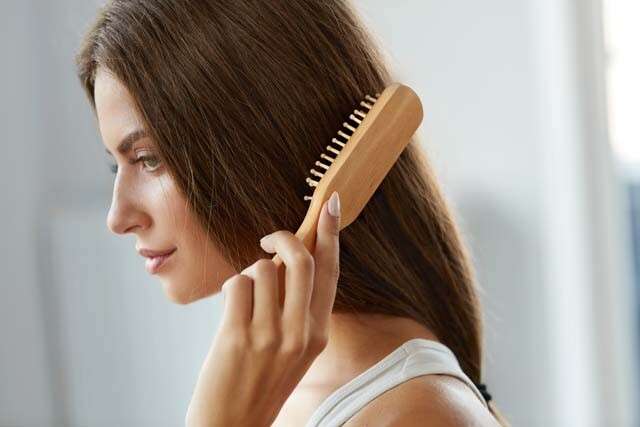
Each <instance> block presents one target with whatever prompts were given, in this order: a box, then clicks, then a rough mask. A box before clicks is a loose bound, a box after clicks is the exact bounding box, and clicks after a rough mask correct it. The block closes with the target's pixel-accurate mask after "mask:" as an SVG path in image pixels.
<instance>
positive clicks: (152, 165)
mask: <svg viewBox="0 0 640 427" xmlns="http://www.w3.org/2000/svg"><path fill="white" fill-rule="evenodd" d="M138 162H142V164H143V165H145V169H146V170H148V171H149V172H154V171H156V170H157V169H158V168H159V167H160V160H159V159H158V157H157V156H140V157H138V158H137V159H136V160H135V162H134V163H138Z"/></svg>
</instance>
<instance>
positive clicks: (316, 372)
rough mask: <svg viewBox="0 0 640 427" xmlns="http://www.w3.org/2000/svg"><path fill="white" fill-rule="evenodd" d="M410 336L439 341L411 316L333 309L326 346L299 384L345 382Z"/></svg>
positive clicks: (315, 384) (311, 384)
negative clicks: (359, 312)
mask: <svg viewBox="0 0 640 427" xmlns="http://www.w3.org/2000/svg"><path fill="white" fill-rule="evenodd" d="M411 338H426V339H429V340H434V341H438V339H437V337H436V336H435V334H433V333H432V332H431V331H429V330H428V329H427V328H426V327H425V326H423V325H422V324H420V323H418V322H417V321H415V320H413V319H410V318H406V317H397V316H388V315H383V314H354V313H333V314H332V315H331V321H330V329H329V339H328V342H327V346H326V347H325V349H324V350H323V351H322V353H320V355H318V357H317V358H316V359H315V360H314V362H313V363H312V365H311V367H310V368H309V370H308V371H307V373H306V375H305V376H304V377H303V379H302V380H301V381H300V385H302V386H318V385H324V384H327V383H334V382H337V383H338V384H343V383H346V382H348V381H349V380H351V379H353V378H354V377H355V376H357V375H358V374H360V373H361V372H362V371H364V370H366V369H367V368H369V367H371V366H373V365H374V364H375V363H376V362H378V361H380V360H381V359H382V358H383V357H384V356H386V355H387V354H389V353H391V352H392V351H393V350H395V349H396V348H398V347H399V346H400V345H401V344H402V343H404V342H405V341H407V340H409V339H411Z"/></svg>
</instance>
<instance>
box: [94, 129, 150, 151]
mask: <svg viewBox="0 0 640 427" xmlns="http://www.w3.org/2000/svg"><path fill="white" fill-rule="evenodd" d="M146 136H148V135H147V132H146V131H145V130H144V129H136V130H134V131H133V132H131V133H130V134H129V135H127V136H125V137H124V138H123V139H122V141H120V144H119V145H118V152H119V153H120V154H123V155H124V154H127V153H128V152H129V150H131V146H132V145H133V143H134V142H136V141H137V140H139V139H142V138H144V137H146ZM104 151H106V152H107V154H108V155H110V156H112V157H113V154H111V151H109V150H108V149H107V148H105V149H104Z"/></svg>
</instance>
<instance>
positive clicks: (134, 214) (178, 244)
mask: <svg viewBox="0 0 640 427" xmlns="http://www.w3.org/2000/svg"><path fill="white" fill-rule="evenodd" d="M94 95H95V102H96V113H97V118H98V122H99V129H100V134H101V136H102V141H103V144H104V145H105V148H106V150H108V151H109V152H110V153H111V154H112V155H113V158H111V157H110V160H112V163H114V164H116V165H117V167H118V172H117V174H116V176H115V179H114V184H113V197H112V200H111V207H110V209H109V213H108V215H107V226H108V227H109V229H110V230H111V231H112V232H113V233H115V234H120V235H125V234H134V235H135V236H136V245H135V246H136V250H137V249H140V248H147V249H152V250H159V251H162V250H168V249H171V248H174V247H175V248H177V250H176V251H175V252H174V253H173V255H171V257H170V258H169V259H168V260H167V262H166V263H165V265H163V267H162V269H161V270H160V271H158V272H157V273H156V275H157V277H158V278H159V279H160V282H161V283H162V285H163V288H164V292H165V294H166V296H167V297H168V298H169V299H170V300H172V301H173V302H176V303H179V304H188V303H190V302H193V301H196V300H198V299H200V298H203V297H205V296H208V295H211V294H213V293H217V292H219V291H220V288H221V286H222V282H223V281H224V280H226V279H227V278H228V277H230V276H231V275H233V274H235V273H236V272H235V271H234V270H233V268H232V267H231V266H230V265H229V264H228V263H227V262H226V260H225V259H224V258H223V257H222V256H221V255H220V253H219V251H218V250H217V249H216V248H215V247H214V246H213V245H212V244H211V242H210V241H209V240H208V239H207V238H205V237H203V236H205V230H204V229H203V227H202V226H201V225H200V223H199V222H198V221H196V220H195V219H194V218H193V216H192V215H190V214H189V211H188V209H187V202H186V200H185V198H184V197H183V196H182V194H181V193H180V192H179V191H178V188H177V187H176V186H175V185H174V182H173V180H172V179H171V177H170V176H169V174H168V173H167V171H166V168H164V166H163V165H161V164H159V163H158V161H157V159H156V160H152V159H146V160H145V161H140V162H138V163H136V164H133V165H131V164H129V162H128V161H129V160H135V159H137V158H140V157H142V156H150V155H157V151H156V149H155V146H154V144H153V141H152V140H151V138H149V137H143V138H141V139H138V140H137V141H136V142H134V144H133V146H132V147H131V151H130V152H129V153H127V154H126V155H122V154H120V153H119V152H118V150H117V147H118V145H119V144H120V142H121V141H122V140H123V139H124V138H125V137H126V136H127V135H129V134H130V133H132V132H134V131H136V130H138V129H143V125H142V121H141V120H140V118H139V115H138V113H137V111H136V109H135V107H134V103H133V99H132V97H131V95H130V93H129V92H128V90H127V89H126V87H125V86H124V85H122V84H121V83H120V82H119V81H118V80H117V79H116V78H114V77H113V76H112V75H111V74H110V73H108V71H107V70H105V69H104V68H99V69H98V70H97V73H96V80H95V91H94ZM203 254H204V256H203ZM142 259H144V258H142Z"/></svg>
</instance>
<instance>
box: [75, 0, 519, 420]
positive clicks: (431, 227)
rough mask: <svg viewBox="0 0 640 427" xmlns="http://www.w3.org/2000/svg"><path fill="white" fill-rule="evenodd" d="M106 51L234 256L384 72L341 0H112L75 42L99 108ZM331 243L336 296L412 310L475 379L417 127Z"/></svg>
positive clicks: (477, 373)
mask: <svg viewBox="0 0 640 427" xmlns="http://www.w3.org/2000/svg"><path fill="white" fill-rule="evenodd" d="M99 66H101V67H105V68H106V69H108V70H109V71H110V72H111V73H113V74H114V75H115V76H116V77H117V78H118V79H119V80H120V81H121V82H122V83H123V84H124V85H125V86H126V87H127V88H128V90H129V91H130V92H131V94H132V96H133V98H134V101H135V103H136V107H137V108H138V110H139V113H140V115H141V117H142V119H143V121H144V123H145V125H146V126H147V131H148V132H149V133H150V135H151V137H152V139H153V140H154V142H155V143H156V145H157V146H158V150H159V152H160V155H161V157H162V159H163V161H164V162H165V164H166V166H167V168H168V170H169V172H170V173H171V175H172V177H173V178H174V180H175V182H176V183H177V185H178V187H179V188H180V190H181V191H182V192H183V194H184V195H185V197H186V198H187V200H188V202H189V207H190V208H191V209H192V210H193V212H194V213H195V214H196V215H197V217H198V218H199V219H200V221H201V223H202V224H203V225H204V228H205V229H206V230H207V231H208V234H209V235H210V239H211V241H212V242H213V243H214V244H216V245H217V247H218V248H219V250H220V251H221V253H222V254H223V256H225V258H226V259H227V260H228V262H229V263H230V264H231V265H233V267H234V268H235V269H236V270H237V271H240V270H241V269H242V268H244V267H246V266H247V265H249V264H251V263H253V262H254V261H255V260H256V259H257V258H258V257H262V256H264V252H262V249H261V248H260V247H259V246H258V244H257V242H258V240H259V238H260V237H261V236H263V235H265V234H267V233H270V232H272V231H275V230H278V229H287V230H292V231H295V230H296V229H297V227H298V226H299V225H300V223H301V221H302V218H304V215H305V213H306V210H307V207H308V202H306V201H304V200H303V196H304V195H307V194H310V193H311V191H310V189H309V187H308V186H307V184H306V182H305V178H306V176H307V175H308V172H309V169H310V168H311V167H312V166H313V164H314V162H315V160H317V158H318V156H319V154H320V153H322V152H323V151H324V147H325V146H326V144H327V142H328V141H330V140H331V138H332V137H334V136H335V134H336V132H337V130H338V129H340V127H341V126H342V122H343V121H344V119H345V117H347V116H348V113H350V112H351V111H352V110H353V109H354V108H355V107H356V106H357V105H358V103H359V101H360V100H361V99H363V98H364V95H365V94H375V93H376V92H381V91H382V90H383V89H384V88H385V87H386V86H387V85H388V84H389V83H390V82H392V79H391V75H390V73H389V71H388V69H387V67H386V65H385V63H384V61H383V60H382V58H381V55H380V53H379V51H378V49H377V47H376V46H375V45H374V43H373V42H372V40H371V39H370V36H369V34H368V33H367V32H366V31H365V29H364V26H363V25H362V23H361V22H360V20H359V19H358V16H357V14H356V13H355V11H354V10H353V8H352V6H351V5H350V4H349V3H348V1H347V0H315V1H314V0H270V1H251V0H208V1H205V0H114V1H109V2H108V3H106V4H105V5H104V6H103V8H102V9H101V10H100V12H99V14H98V16H97V19H96V21H95V23H94V24H93V25H92V27H91V28H90V29H89V31H88V33H87V35H86V36H85V38H84V40H83V42H82V46H81V48H80V51H79V53H78V55H77V67H78V68H77V70H78V76H79V78H80V81H81V83H82V85H83V88H84V89H85V90H86V93H87V95H88V97H89V99H90V101H91V104H92V106H93V108H95V100H94V80H95V73H96V69H97V67H99ZM340 250H341V252H340V272H341V276H340V279H339V282H338V290H337V294H336V300H335V305H334V312H352V313H379V314H386V315H392V316H400V317H409V318H412V319H415V320H416V321H418V322H420V323H421V324H423V325H425V326H426V327H427V328H429V329H430V330H432V331H433V332H434V333H435V334H436V335H437V337H438V339H439V340H441V341H442V342H443V343H444V344H445V345H447V346H448V347H449V348H450V349H451V350H452V351H453V352H454V354H455V355H456V357H457V358H458V360H459V362H460V365H461V367H462V369H463V371H464V372H465V373H466V374H467V375H468V376H469V377H470V378H471V380H473V381H474V382H475V383H476V384H479V383H480V382H481V379H482V317H481V310H480V305H479V299H478V296H477V291H478V289H477V287H476V280H475V273H474V271H473V268H472V265H471V262H470V258H469V254H468V253H467V249H466V248H465V246H464V244H463V242H462V240H461V236H460V234H459V231H458V229H457V227H456V224H455V222H454V220H453V215H452V212H451V211H450V209H449V207H448V205H447V203H446V201H445V198H444V197H443V195H442V193H441V191H440V189H439V186H438V184H437V181H436V178H435V176H434V173H433V171H432V168H431V167H430V165H429V163H428V160H427V158H426V156H425V155H424V153H423V152H422V151H421V148H420V146H419V145H418V144H417V142H416V140H415V138H414V139H413V140H412V141H411V143H410V144H409V146H408V147H407V148H406V149H405V150H404V152H403V153H402V155H401V156H400V157H399V159H398V161H397V163H396V164H395V165H394V166H393V168H392V169H391V171H390V172H389V174H388V175H387V176H386V178H385V179H384V181H383V182H382V184H381V185H380V187H379V188H378V189H377V191H376V192H375V193H374V195H373V197H372V198H371V200H370V201H369V203H368V204H367V205H366V207H365V208H364V210H363V211H362V213H361V215H360V216H359V217H358V219H357V220H356V221H355V222H353V223H352V224H351V225H350V226H349V227H347V228H346V229H344V230H343V231H342V233H341V237H340ZM380 260H385V262H380ZM491 410H492V412H493V413H494V415H495V416H496V418H498V419H499V420H500V421H501V423H503V424H505V425H506V424H507V423H506V421H505V420H504V418H503V417H502V416H501V415H500V414H499V412H498V411H497V410H496V409H495V407H494V406H493V403H492V402H491Z"/></svg>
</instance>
